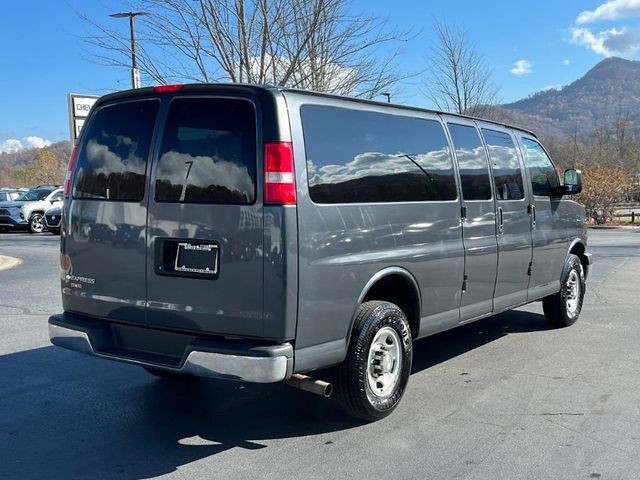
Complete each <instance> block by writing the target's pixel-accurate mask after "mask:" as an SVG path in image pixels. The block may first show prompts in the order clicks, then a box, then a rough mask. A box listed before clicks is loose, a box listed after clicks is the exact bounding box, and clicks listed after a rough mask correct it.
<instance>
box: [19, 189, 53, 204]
mask: <svg viewBox="0 0 640 480" xmlns="http://www.w3.org/2000/svg"><path fill="white" fill-rule="evenodd" d="M50 193H51V190H37V189H36V190H29V191H28V192H26V193H23V194H22V195H20V196H19V197H18V198H16V200H17V201H18V202H33V201H35V200H44V199H45V198H47V195H49V194H50Z"/></svg>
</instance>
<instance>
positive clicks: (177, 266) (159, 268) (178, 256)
mask: <svg viewBox="0 0 640 480" xmlns="http://www.w3.org/2000/svg"><path fill="white" fill-rule="evenodd" d="M157 241H158V243H157V244H156V273H158V274H160V275H172V276H179V277H187V278H206V279H216V278H218V276H219V275H220V244H219V243H218V242H215V241H213V242H212V241H210V240H208V241H197V240H182V239H157Z"/></svg>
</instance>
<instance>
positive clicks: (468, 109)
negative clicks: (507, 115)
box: [424, 21, 498, 116]
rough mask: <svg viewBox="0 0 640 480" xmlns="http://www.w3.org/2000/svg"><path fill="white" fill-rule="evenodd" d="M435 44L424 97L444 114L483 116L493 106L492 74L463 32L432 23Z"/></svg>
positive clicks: (496, 92)
mask: <svg viewBox="0 0 640 480" xmlns="http://www.w3.org/2000/svg"><path fill="white" fill-rule="evenodd" d="M433 31H434V37H435V39H434V44H433V47H432V52H431V55H430V56H429V58H428V62H429V64H428V67H427V70H426V75H425V78H424V89H425V94H426V95H427V97H428V98H429V99H430V100H431V101H433V102H434V103H435V105H436V106H437V107H438V108H439V109H440V110H444V111H447V112H455V113H462V114H466V115H471V116H482V115H483V114H486V113H488V111H489V110H490V106H491V105H492V104H494V103H495V101H496V97H497V94H498V90H497V88H496V87H495V86H494V85H493V84H492V82H491V70H490V69H489V67H488V66H487V64H486V62H485V60H484V58H483V57H482V56H481V55H480V54H478V53H477V52H476V51H475V50H474V48H473V45H472V44H471V43H470V42H469V39H468V37H467V34H466V32H465V31H464V30H462V29H459V28H454V27H449V26H447V25H445V24H444V23H441V22H439V21H436V22H435V25H434V28H433Z"/></svg>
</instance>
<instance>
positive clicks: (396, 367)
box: [367, 327, 402, 397]
mask: <svg viewBox="0 0 640 480" xmlns="http://www.w3.org/2000/svg"><path fill="white" fill-rule="evenodd" d="M401 355H402V346H401V345H400V336H399V335H398V333H397V332H396V331H395V330H394V329H393V328H391V327H382V328H381V329H380V330H378V332H377V333H376V335H375V337H374V338H373V341H372V342H371V346H370V347H369V364H368V369H367V381H368V383H369V387H370V389H371V391H372V392H373V394H374V395H375V396H377V397H385V396H387V395H389V394H390V393H391V392H392V391H393V388H394V387H395V385H396V384H397V383H398V380H399V379H400V372H401V370H402V365H401V362H400V358H401Z"/></svg>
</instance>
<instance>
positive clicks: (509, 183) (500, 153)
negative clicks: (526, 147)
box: [482, 128, 524, 200]
mask: <svg viewBox="0 0 640 480" xmlns="http://www.w3.org/2000/svg"><path fill="white" fill-rule="evenodd" d="M482 135H484V140H485V142H486V143H487V147H488V148H489V158H490V159H491V167H492V170H493V180H494V183H495V188H496V197H497V198H498V199H499V200H520V199H521V198H524V188H523V186H522V171H521V170H520V163H519V162H518V154H517V152H516V147H515V145H514V144H513V140H512V139H511V135H509V134H508V133H503V132H496V131H495V130H486V129H484V128H483V129H482Z"/></svg>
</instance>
